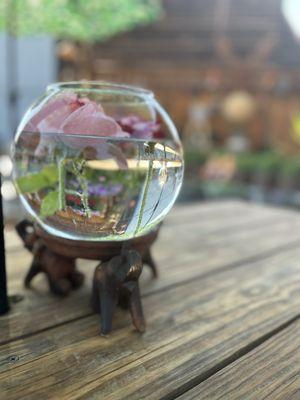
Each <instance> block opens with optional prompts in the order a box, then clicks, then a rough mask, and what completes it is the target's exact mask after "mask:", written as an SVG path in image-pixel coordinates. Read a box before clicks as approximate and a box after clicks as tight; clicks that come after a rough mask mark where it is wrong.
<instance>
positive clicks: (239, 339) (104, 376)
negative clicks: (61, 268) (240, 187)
mask: <svg viewBox="0 0 300 400" xmlns="http://www.w3.org/2000/svg"><path fill="white" fill-rule="evenodd" d="M202 207H203V208H202ZM195 216H196V218H195ZM298 232H299V233H298ZM13 240H14V233H12V232H10V239H9V241H10V243H9V246H8V248H9V250H8V255H9V257H8V258H9V263H10V264H9V270H10V273H11V281H10V282H11V285H10V289H11V291H20V292H22V293H24V295H25V299H24V301H23V302H21V303H18V304H16V305H15V306H13V311H12V312H11V313H10V314H8V315H7V316H5V317H3V318H1V319H0V399H1V400H2V398H3V399H5V400H6V399H7V400H9V399H17V398H22V399H30V400H35V399H39V400H40V399H41V398H43V399H58V398H59V399H68V400H69V399H102V398H105V399H108V400H110V399H130V400H134V399H150V400H151V399H155V400H156V399H173V398H176V397H178V396H180V395H183V394H186V396H189V395H190V396H193V395H194V393H196V395H195V396H196V397H194V398H199V396H198V397H197V395H198V392H197V390H199V388H200V390H201V396H200V398H201V399H202V395H203V398H213V397H209V396H210V394H212V392H214V390H216V395H219V394H221V393H222V391H223V392H224V393H225V394H226V393H227V392H226V387H224V385H225V386H226V376H232V380H233V386H232V387H231V386H228V388H227V389H228V393H229V396H227V398H230V399H231V398H233V399H235V398H243V396H241V397H239V394H241V393H242V394H244V393H245V395H246V396H247V395H248V393H249V395H250V394H252V392H251V390H250V389H251V385H252V386H253V387H254V386H255V382H257V389H256V390H257V391H258V392H257V393H261V394H262V398H264V397H263V396H265V397H266V398H268V397H267V396H269V398H270V399H271V398H273V397H272V391H273V390H274V396H275V397H274V398H276V396H277V398H284V397H280V396H281V395H285V394H287V393H288V394H290V395H291V398H295V399H296V398H297V397H296V394H298V393H297V392H296V389H297V383H296V380H293V376H297V375H296V374H298V373H299V368H298V367H299V366H298V364H297V358H298V357H297V352H296V348H298V347H299V342H297V340H296V338H295V336H296V332H295V331H294V329H293V328H292V327H293V326H294V325H295V327H296V325H297V328H299V326H298V322H297V323H296V322H294V323H293V321H294V320H296V319H297V316H298V315H299V306H300V296H299V293H300V248H299V243H300V218H299V217H298V215H297V214H296V213H294V212H291V211H285V210H278V209H272V208H268V207H260V206H253V207H252V206H251V205H248V204H246V203H239V202H232V203H231V202H228V203H216V204H205V205H203V206H202V205H200V206H191V207H187V208H185V207H179V208H177V210H175V212H174V213H173V214H172V215H171V216H170V218H169V220H168V221H167V223H166V226H164V228H163V230H162V232H161V237H160V240H159V241H158V243H157V245H156V247H155V256H156V258H157V260H158V262H159V264H160V265H162V266H163V268H162V267H161V268H160V271H161V274H160V278H159V279H158V280H157V281H152V280H150V279H149V274H147V271H145V272H146V273H145V276H144V279H143V282H142V291H143V294H144V295H143V303H144V308H145V314H146V316H147V321H148V327H147V331H146V333H145V334H144V335H138V334H137V333H136V332H134V331H133V330H132V327H131V324H130V318H129V316H128V314H127V313H124V312H122V311H120V310H119V311H118V312H117V315H116V317H115V321H114V328H115V331H114V333H113V334H112V335H111V337H110V338H108V339H103V338H100V337H99V335H98V334H99V327H98V323H99V318H98V316H97V315H93V314H92V313H91V311H90V307H89V295H90V287H89V284H86V285H85V287H84V288H82V289H81V290H79V291H77V292H75V293H74V294H73V295H72V296H70V297H69V298H67V299H64V300H63V301H61V300H59V299H56V298H54V297H52V296H50V295H49V294H48V290H47V286H46V284H45V282H44V280H43V279H42V277H39V278H37V280H36V281H35V282H34V290H31V291H26V292H24V291H23V289H22V286H21V275H22V274H21V273H20V272H21V271H22V270H23V268H24V266H22V264H24V261H26V260H25V256H24V255H25V252H24V251H23V250H20V245H19V244H17V246H16V245H12V241H13ZM174 248H176V257H174ZM90 264H92V265H94V263H90ZM81 268H83V270H85V271H86V272H87V277H89V274H90V273H91V272H92V269H93V268H88V266H87V264H86V263H85V262H84V263H81ZM89 271H90V272H89ZM289 325H290V326H289ZM295 329H296V328H295ZM298 331H299V329H298ZM279 332H280V333H279ZM285 334H286V336H284V335H285ZM290 337H291V340H290V339H289V338H290ZM273 338H274V341H275V339H276V338H277V339H278V338H280V340H281V341H282V342H281V343H285V345H284V344H282V345H280V343H278V342H277V341H276V342H274V343H275V344H272V343H273ZM1 343H2V344H1ZM297 343H298V344H297ZM270 344H271V345H270ZM264 346H267V347H266V350H264V349H265V347H264ZM261 349H262V353H260V350H261ZM276 352H277V358H276V354H275V355H274V360H282V365H283V366H282V368H277V369H276V366H275V365H274V366H273V364H272V368H271V367H270V360H271V359H272V354H274V353H276ZM291 353H292V354H291ZM268 354H269V358H268V356H267V355H268ZM248 355H249V359H248V358H247V356H248ZM250 355H252V356H250ZM288 357H290V360H291V362H290V364H289V367H288V368H287V367H286V366H285V365H286V364H285V363H286V362H287V360H288ZM252 358H253V360H252ZM249 360H252V363H253V373H252V374H251V368H250V362H249ZM239 361H241V363H242V366H243V365H245V376H244V371H243V368H240V367H239V364H238V362H239ZM248 364H249V369H248V370H247V368H246V366H247V365H248ZM264 365H265V366H268V372H267V371H265V375H264V376H265V377H266V380H260V376H258V375H259V370H260V368H261V369H263V366H264ZM256 368H257V373H256ZM237 371H239V372H240V374H237ZM223 372H224V374H225V380H223V375H222V374H221V373H223ZM227 374H229V375H227ZM235 374H237V377H238V379H239V380H240V382H241V384H242V382H244V381H248V380H249V386H248V387H246V385H245V391H241V390H243V389H242V388H240V386H241V385H238V386H239V387H234V384H235V381H234V379H235ZM256 375H257V376H256ZM214 378H216V379H217V380H218V382H219V383H216V384H213V385H212V387H208V386H209V385H208V386H205V389H203V387H202V385H206V383H207V384H208V382H209V381H210V380H212V379H214ZM251 379H252V380H251ZM224 382H225V383H224ZM259 390H261V392H259ZM206 393H207V396H208V397H205V396H206ZM293 396H294V397H293ZM187 398H188V397H187ZM191 398H193V397H191ZM223 398H226V396H225V397H223ZM245 398H247V397H245ZM250 398H251V397H250ZM253 398H255V397H253Z"/></svg>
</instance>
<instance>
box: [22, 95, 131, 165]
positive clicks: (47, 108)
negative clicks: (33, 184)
mask: <svg viewBox="0 0 300 400" xmlns="http://www.w3.org/2000/svg"><path fill="white" fill-rule="evenodd" d="M25 130H26V131H31V132H39V133H41V139H40V143H39V145H38V147H37V148H36V151H35V155H36V156H38V157H42V156H44V155H45V154H47V153H51V152H52V150H53V147H54V146H55V139H54V138H53V136H51V135H48V134H51V133H61V134H64V133H65V134H66V136H65V137H64V136H63V135H62V136H60V139H61V140H62V141H63V142H64V143H65V144H67V145H69V146H70V147H72V148H75V149H83V148H84V147H94V148H95V149H96V150H97V154H98V156H99V157H101V158H107V157H111V156H112V152H111V151H110V149H111V147H112V145H110V146H107V145H106V143H105V141H104V140H101V139H93V138H86V139H84V138H82V137H78V138H76V137H75V136H76V135H79V136H84V135H90V136H101V137H128V136H129V134H128V133H126V132H124V131H123V130H122V128H121V127H120V125H119V124H118V123H117V122H116V121H115V120H114V119H113V118H111V117H109V116H108V115H106V114H105V113H104V110H103V108H102V107H101V106H100V105H99V104H97V103H96V102H94V101H91V100H89V99H88V98H79V97H78V96H77V95H76V94H74V93H65V94H60V95H57V96H56V97H55V98H53V99H50V100H49V101H48V103H46V104H45V105H43V106H42V107H41V109H40V110H39V111H38V112H37V113H36V114H35V115H34V116H33V118H31V120H29V122H28V123H27V125H26V126H25ZM68 135H72V136H68ZM116 152H117V151H115V153H116ZM120 153H121V151H120V152H118V154H119V157H120V164H121V165H122V167H123V168H124V166H125V165H126V163H125V160H124V156H123V157H121V154H120Z"/></svg>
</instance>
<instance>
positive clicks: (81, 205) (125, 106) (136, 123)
mask: <svg viewBox="0 0 300 400" xmlns="http://www.w3.org/2000/svg"><path fill="white" fill-rule="evenodd" d="M182 178H183V155H182V147H181V143H180V140H179V137H178V134H177V131H176V128H175V126H174V124H173V123H172V121H171V119H170V117H169V116H168V114H167V113H166V112H165V111H164V110H163V108H162V107H161V106H160V105H159V103H158V102H157V101H156V100H155V98H154V96H153V94H152V93H151V92H148V91H145V90H143V89H139V88H135V87H130V86H123V85H115V84H111V83H105V82H70V83H58V84H53V85H50V86H49V87H48V88H47V91H46V93H45V95H44V96H42V97H41V98H40V99H38V100H37V101H36V102H35V103H34V104H33V105H32V106H31V107H30V108H29V110H28V111H27V112H26V114H25V115H24V117H23V119H22V121H21V123H20V125H19V127H18V129H17V133H16V137H15V143H14V180H15V185H16V187H17V190H18V193H19V195H20V198H21V201H22V203H23V204H24V206H25V208H26V210H27V211H28V212H29V213H30V214H31V216H32V217H33V218H34V219H35V220H36V221H37V222H38V223H39V224H40V225H41V226H42V227H43V228H44V229H45V230H46V231H47V232H49V233H51V234H53V235H56V236H60V237H64V238H68V239H74V240H94V241H111V240H125V239H131V238H133V237H135V236H139V235H143V234H144V233H146V232H148V231H150V230H151V229H153V228H154V227H155V226H157V224H158V223H159V222H160V221H162V220H163V218H164V217H165V215H166V214H167V212H168V211H169V210H170V209H171V207H172V205H173V204H174V201H175V199H176V197H177V195H178V192H179V189H180V187H181V183H182Z"/></svg>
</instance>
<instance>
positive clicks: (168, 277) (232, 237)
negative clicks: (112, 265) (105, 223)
mask: <svg viewBox="0 0 300 400" xmlns="http://www.w3.org/2000/svg"><path fill="white" fill-rule="evenodd" d="M230 214H232V211H231V212H230ZM276 215H278V216H279V217H278V218H274V220H273V223H275V225H274V226H273V224H271V223H269V224H266V223H265V221H264V220H263V219H262V221H261V223H262V224H264V225H263V227H262V226H261V225H260V224H258V225H257V223H256V222H255V218H253V217H251V218H253V220H254V224H253V225H252V223H250V222H249V223H246V224H245V226H242V227H240V228H239V229H233V230H229V231H228V232H227V231H226V232H221V234H218V232H212V233H207V234H205V229H206V230H209V226H208V225H205V224H204V225H203V229H204V231H202V224H199V226H197V227H193V229H192V230H190V229H189V227H188V226H186V227H182V229H181V230H180V233H178V234H176V235H174V228H172V229H171V228H170V229H168V228H167V226H166V227H164V228H163V230H162V233H161V237H160V240H159V241H158V243H157V245H156V246H155V249H154V256H155V258H156V259H157V262H158V264H159V265H160V266H161V267H160V277H159V279H158V280H156V281H153V280H151V279H149V273H148V271H147V270H145V273H144V277H143V278H144V279H143V282H142V293H143V294H144V295H149V294H150V293H153V292H157V291H161V290H164V288H166V287H169V286H172V285H177V284H184V282H186V281H190V280H193V279H194V278H196V277H199V276H203V275H206V274H210V273H212V271H218V270H219V269H223V268H227V269H228V268H230V267H232V266H236V265H242V263H243V262H244V261H245V260H247V259H251V258H253V257H254V258H258V257H262V256H263V255H268V254H269V253H270V252H271V253H272V251H278V250H279V249H280V248H281V247H283V246H289V245H295V241H297V245H298V241H299V243H300V225H299V218H298V217H294V213H293V214H292V218H288V216H286V217H284V218H283V219H282V217H280V215H281V214H280V213H278V211H277V212H276ZM174 248H176V250H177V253H176V257H174ZM17 254H18V255H17ZM29 260H30V256H29V254H25V253H23V252H14V253H13V256H12V257H8V270H9V272H11V271H14V272H13V276H9V280H10V292H11V293H16V292H17V293H20V294H23V295H24V300H23V302H21V303H18V304H17V305H15V306H13V308H12V312H11V313H9V314H8V315H7V316H4V317H2V318H1V320H0V332H3V334H2V333H1V335H0V343H1V342H6V341H7V340H13V339H15V338H17V337H19V336H22V335H28V334H30V333H32V332H34V331H36V330H42V329H46V328H49V327H51V326H55V325H57V324H62V323H64V322H67V321H70V320H74V319H76V318H82V317H84V316H86V315H90V314H91V309H90V305H89V299H90V284H91V276H92V273H93V267H94V265H95V263H93V262H89V263H86V262H82V263H81V264H80V266H81V267H82V268H81V270H82V271H84V272H85V273H86V280H87V283H86V285H85V286H84V287H83V288H82V289H80V290H79V291H77V292H75V293H74V294H72V296H70V297H69V298H67V299H63V300H61V299H57V298H53V296H51V295H49V294H48V288H47V285H46V283H45V281H44V280H43V277H38V278H37V279H36V280H35V281H34V282H33V288H34V289H33V290H31V291H28V290H27V291H24V289H23V287H22V284H21V282H20V278H22V277H23V274H24V273H25V271H26V268H27V265H28V262H29ZM22 263H24V266H23V268H22V273H20V271H21V268H20V269H19V267H17V268H16V266H20V265H21V264H22ZM78 304H80V306H78ZM33 321H34V323H33Z"/></svg>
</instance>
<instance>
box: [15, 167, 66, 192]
mask: <svg viewBox="0 0 300 400" xmlns="http://www.w3.org/2000/svg"><path fill="white" fill-rule="evenodd" d="M57 182H58V168H57V166H56V165H47V166H46V167H44V168H43V169H42V170H41V171H40V172H35V173H33V174H27V175H25V176H21V177H20V178H18V179H16V185H17V187H18V189H19V191H20V192H21V193H36V192H38V191H39V190H41V189H45V188H47V187H53V186H54V185H55V184H56V183H57Z"/></svg>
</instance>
